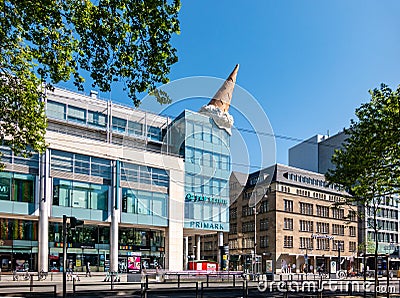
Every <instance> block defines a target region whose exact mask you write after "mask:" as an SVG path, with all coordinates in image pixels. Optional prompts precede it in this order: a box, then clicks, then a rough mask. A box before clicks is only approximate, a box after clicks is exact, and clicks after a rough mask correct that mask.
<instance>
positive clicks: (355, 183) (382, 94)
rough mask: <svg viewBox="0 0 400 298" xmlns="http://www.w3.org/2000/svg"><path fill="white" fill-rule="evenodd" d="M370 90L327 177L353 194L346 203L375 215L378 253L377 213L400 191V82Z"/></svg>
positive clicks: (372, 222) (370, 226)
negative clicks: (391, 87)
mask: <svg viewBox="0 0 400 298" xmlns="http://www.w3.org/2000/svg"><path fill="white" fill-rule="evenodd" d="M369 93H370V95H371V100H370V102H368V103H365V104H363V105H361V106H360V107H359V108H357V109H356V116H357V118H358V120H357V121H354V120H352V121H351V126H350V128H349V129H346V130H345V133H346V134H347V139H346V140H345V142H344V144H343V147H342V148H341V149H339V150H336V151H335V154H334V156H333V157H332V163H333V164H334V166H335V169H333V170H329V171H328V173H327V174H326V178H327V180H328V181H329V182H330V183H336V184H338V185H341V186H342V187H344V188H345V189H346V190H347V191H348V192H349V193H350V194H351V196H348V197H347V198H346V199H345V202H344V203H346V204H352V205H354V204H358V205H361V206H364V207H365V208H364V210H366V212H368V216H370V217H372V220H370V221H368V222H367V224H368V225H369V228H372V229H373V230H374V232H375V233H374V234H375V239H374V242H375V247H374V248H375V256H377V254H378V238H377V236H378V231H379V230H380V228H381V227H380V226H379V225H378V222H377V214H378V212H379V210H380V206H381V204H383V203H384V202H385V200H387V199H388V198H390V197H392V196H393V195H395V194H397V193H399V186H400V180H399V179H400V86H399V87H398V88H397V90H391V89H390V88H389V87H388V86H386V85H381V87H380V89H374V90H372V91H370V92H369ZM375 261H377V258H375ZM375 269H376V270H377V266H375ZM375 276H377V275H376V274H375Z"/></svg>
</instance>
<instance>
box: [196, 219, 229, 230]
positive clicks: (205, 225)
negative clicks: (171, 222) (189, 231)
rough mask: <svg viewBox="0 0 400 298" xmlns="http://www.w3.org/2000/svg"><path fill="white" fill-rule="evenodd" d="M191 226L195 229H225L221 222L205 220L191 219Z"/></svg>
mask: <svg viewBox="0 0 400 298" xmlns="http://www.w3.org/2000/svg"><path fill="white" fill-rule="evenodd" d="M189 226H190V228H193V229H208V230H216V231H221V230H224V226H223V225H222V224H220V223H213V222H205V221H191V222H190V223H189Z"/></svg>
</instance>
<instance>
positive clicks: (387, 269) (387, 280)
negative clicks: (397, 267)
mask: <svg viewBox="0 0 400 298" xmlns="http://www.w3.org/2000/svg"><path fill="white" fill-rule="evenodd" d="M386 297H388V298H389V297H390V288H389V254H387V255H386Z"/></svg>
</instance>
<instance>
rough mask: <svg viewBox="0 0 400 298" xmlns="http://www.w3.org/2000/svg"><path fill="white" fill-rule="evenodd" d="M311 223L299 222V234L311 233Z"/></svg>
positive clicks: (306, 221)
mask: <svg viewBox="0 0 400 298" xmlns="http://www.w3.org/2000/svg"><path fill="white" fill-rule="evenodd" d="M313 231H314V229H313V222H312V221H308V220H300V232H313Z"/></svg>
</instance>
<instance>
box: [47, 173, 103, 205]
mask: <svg viewBox="0 0 400 298" xmlns="http://www.w3.org/2000/svg"><path fill="white" fill-rule="evenodd" d="M108 194H109V186H108V185H99V184H93V183H85V182H77V181H70V180H63V179H58V178H54V179H53V205H56V206H64V207H74V208H86V209H97V210H105V211H106V210H107V209H108Z"/></svg>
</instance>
